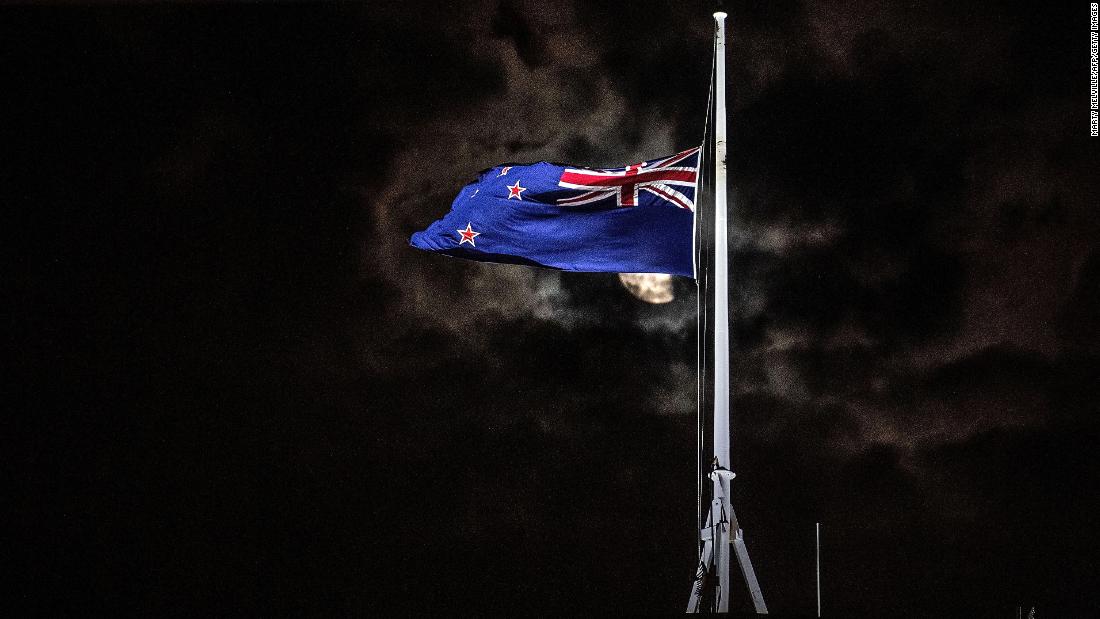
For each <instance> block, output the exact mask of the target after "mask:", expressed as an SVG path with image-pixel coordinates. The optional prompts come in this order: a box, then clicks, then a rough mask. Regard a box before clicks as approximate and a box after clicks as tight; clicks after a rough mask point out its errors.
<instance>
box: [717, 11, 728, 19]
mask: <svg viewBox="0 0 1100 619" xmlns="http://www.w3.org/2000/svg"><path fill="white" fill-rule="evenodd" d="M725 18H726V12H725V11H715V12H714V19H717V20H723V19H725Z"/></svg>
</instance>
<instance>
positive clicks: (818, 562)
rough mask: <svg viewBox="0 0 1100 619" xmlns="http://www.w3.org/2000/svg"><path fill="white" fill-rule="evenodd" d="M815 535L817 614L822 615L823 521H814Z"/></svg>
mask: <svg viewBox="0 0 1100 619" xmlns="http://www.w3.org/2000/svg"><path fill="white" fill-rule="evenodd" d="M814 536H815V537H816V538H817V544H816V545H815V546H814V559H815V563H816V565H817V616H818V617H820V616H821V523H820V522H815V523H814Z"/></svg>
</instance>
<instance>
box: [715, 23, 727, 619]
mask: <svg viewBox="0 0 1100 619" xmlns="http://www.w3.org/2000/svg"><path fill="white" fill-rule="evenodd" d="M714 21H715V22H716V25H717V27H718V32H717V35H716V36H717V39H716V42H715V50H714V53H715V58H714V60H715V76H714V88H715V90H714V432H713V440H714V452H713V453H714V460H715V464H716V465H717V466H720V467H723V468H726V469H728V468H729V466H730V395H729V385H730V348H729V347H730V345H729V301H728V299H727V290H728V288H729V275H728V271H729V253H728V251H727V245H728V241H727V238H726V14H725V13H723V12H721V11H719V12H717V13H715V14H714ZM712 496H713V497H715V498H716V499H717V498H718V497H722V498H723V499H724V500H723V501H722V502H723V503H726V502H727V500H728V499H726V497H725V492H724V491H723V489H722V482H721V480H720V479H718V478H717V477H715V478H714V494H713V495H712ZM716 507H719V508H724V507H726V505H724V504H723V505H720V506H716ZM719 515H720V514H719ZM715 520H716V521H719V520H718V519H717V518H716V519H715ZM721 520H725V518H722V519H721ZM723 537H724V536H723ZM717 546H718V547H717V548H715V550H716V552H715V559H716V561H715V563H716V564H717V565H716V566H715V567H716V568H717V571H718V574H717V576H718V587H719V595H720V597H719V598H718V611H719V612H723V611H726V610H728V608H729V590H730V586H729V585H730V563H729V558H730V552H729V540H728V539H723V540H722V541H721V543H719V544H718V545H717Z"/></svg>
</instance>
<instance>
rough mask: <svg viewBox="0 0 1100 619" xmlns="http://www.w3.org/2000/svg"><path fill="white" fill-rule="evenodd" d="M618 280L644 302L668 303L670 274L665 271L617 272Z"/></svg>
mask: <svg viewBox="0 0 1100 619" xmlns="http://www.w3.org/2000/svg"><path fill="white" fill-rule="evenodd" d="M619 281H621V282H622V283H623V287H624V288H626V289H627V290H628V291H630V294H632V295H634V296H635V297H637V298H639V299H641V300H642V301H645V302H646V303H655V304H660V303H668V302H669V301H671V300H672V299H673V298H675V297H674V295H673V294H672V276H671V275H668V274H667V273H619Z"/></svg>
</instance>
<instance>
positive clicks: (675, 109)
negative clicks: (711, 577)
mask: <svg viewBox="0 0 1100 619" xmlns="http://www.w3.org/2000/svg"><path fill="white" fill-rule="evenodd" d="M545 9H546V7H545V6H543V5H542V4H538V3H536V4H532V3H525V2H495V1H494V2H489V1H485V2H475V3H472V4H463V5H461V6H459V5H456V6H450V7H448V6H443V5H440V6H436V4H435V3H422V4H418V3H414V4H413V5H408V6H406V5H402V6H400V7H398V6H397V5H394V6H392V7H369V8H366V7H354V6H324V7H320V6H300V7H299V6H283V7H254V6H239V7H232V6H216V7H175V6H157V7H103V8H87V7H72V8H64V9H60V8H59V9H42V8H35V7H28V8H19V9H6V10H5V15H4V17H5V19H3V20H0V24H3V25H2V26H0V30H2V31H3V32H2V33H0V34H2V36H0V46H3V49H2V51H3V52H4V53H3V55H4V57H5V58H7V59H9V60H7V61H5V62H4V63H3V66H2V67H0V72H2V73H3V79H4V87H3V88H0V101H3V106H4V111H5V117H6V118H7V119H8V120H9V123H8V126H7V127H5V129H4V135H5V143H6V144H7V145H8V146H9V148H11V149H12V152H13V153H14V155H13V156H11V157H9V158H8V159H6V164H5V166H4V171H3V172H0V174H2V175H3V178H4V179H5V181H7V182H8V184H9V186H10V187H11V188H12V190H11V195H12V197H11V199H10V202H9V203H10V204H11V205H12V208H11V209H9V210H10V213H9V215H8V216H9V217H10V218H11V220H12V223H13V224H14V225H12V226H10V229H11V230H14V231H15V232H16V233H15V234H14V235H13V236H14V237H16V238H14V239H13V241H12V242H11V243H9V244H8V245H7V247H5V252H6V254H5V255H7V256H8V257H9V259H10V260H9V261H10V262H12V263H13V264H16V265H18V266H19V267H20V268H19V272H20V274H19V275H18V276H17V277H15V278H13V279H12V280H11V287H12V290H11V294H10V296H11V298H12V299H15V300H16V302H15V303H14V304H10V305H11V307H10V308H9V310H8V312H9V315H10V318H11V319H10V320H9V321H8V322H7V324H8V325H9V329H8V332H7V334H6V340H7V342H8V343H9V348H10V349H11V350H13V351H16V352H17V355H18V357H19V359H20V362H19V363H17V364H16V367H15V368H13V370H12V374H11V378H12V380H11V381H10V382H11V385H12V386H9V387H7V388H6V390H7V392H8V393H9V398H10V399H11V400H12V401H13V402H19V403H22V404H21V406H20V408H21V410H22V412H24V413H26V416H27V417H28V418H29V423H28V424H27V425H26V427H23V428H18V429H15V428H13V429H12V431H11V432H10V433H6V440H5V447H6V448H7V449H6V452H7V453H8V454H9V455H10V458H11V461H12V462H13V463H14V464H13V467H12V471H14V472H15V481H16V482H17V483H16V486H17V488H18V491H17V492H16V493H15V494H14V495H13V500H12V504H13V505H14V506H15V512H16V513H17V518H16V523H15V527H14V529H13V532H14V535H15V536H16V537H17V538H18V539H19V540H21V541H20V544H19V551H18V552H17V553H15V555H14V556H13V558H12V563H13V566H14V567H15V571H16V572H17V573H18V574H19V576H18V578H17V580H16V581H15V582H14V585H15V590H17V591H19V592H20V597H19V600H21V603H23V604H25V605H27V606H28V607H29V608H30V609H31V610H36V611H38V612H56V611H66V610H67V611H72V610H76V609H79V611H80V612H83V613H87V612H88V611H89V609H93V608H94V609H105V610H106V609H111V610H115V611H117V610H123V611H126V612H134V613H148V612H149V611H150V610H154V609H166V610H169V609H171V610H175V611H176V612H179V609H182V608H186V609H187V611H194V612H198V613H206V614H209V612H210V611H214V612H219V613H224V612H226V610H228V611H229V612H244V613H255V612H257V611H259V612H269V613H286V612H293V613H303V612H316V611H317V610H318V609H323V611H322V612H326V613H331V612H337V613H346V614H363V613H364V612H366V613H379V612H383V613H385V612H393V613H397V612H400V613H403V614H408V613H415V612H438V611H439V610H440V609H450V608H463V609H470V610H475V611H480V612H484V613H498V612H499V613H501V614H507V613H515V612H538V613H547V612H550V613H578V612H584V611H592V610H600V609H603V610H606V609H615V610H622V611H632V610H642V609H645V610H653V609H664V610H669V611H673V612H674V611H677V610H679V609H681V608H682V605H683V602H684V600H685V596H686V593H687V590H688V586H689V584H690V578H691V573H692V569H693V566H694V564H695V557H694V556H693V552H694V548H693V547H692V539H693V537H692V536H693V532H692V530H691V529H692V527H694V516H693V515H692V514H691V509H692V508H691V507H690V506H691V505H693V504H694V501H693V494H694V487H695V484H694V476H695V456H693V455H692V446H693V443H694V433H695V421H694V407H695V399H694V398H695V372H694V364H695V359H696V342H695V335H694V327H695V324H694V321H695V319H694V312H695V297H694V288H695V287H694V284H693V283H692V282H689V281H686V280H678V281H676V282H675V283H674V293H675V296H676V299H675V300H674V301H673V302H672V303H669V304H666V305H661V306H653V305H644V304H640V303H639V302H638V301H636V300H635V299H634V298H633V297H631V296H630V295H629V294H628V293H627V292H626V291H625V290H624V289H623V288H622V286H621V285H620V284H619V282H618V280H617V278H616V276H615V275H613V274H611V275H601V274H568V273H557V272H553V271H544V270H533V269H526V268H521V267H511V266H503V265H484V264H477V263H467V262H463V261H460V260H454V259H448V258H444V257H441V256H434V255H428V254H424V253H420V252H416V251H414V250H412V249H410V248H409V247H408V246H407V244H406V242H407V237H408V235H409V234H410V233H411V232H413V231H415V230H418V229H421V228H423V227H424V226H426V225H427V224H428V223H429V222H430V221H431V220H433V219H434V218H436V217H438V216H440V215H441V214H442V213H443V212H444V210H445V209H446V208H447V205H448V204H449V203H450V200H451V199H452V198H453V196H454V193H455V191H456V189H457V188H458V187H460V186H462V185H463V184H464V183H466V182H468V181H469V180H470V179H471V178H472V176H473V174H474V173H476V171H477V170H480V169H483V168H485V167H488V166H491V165H494V164H496V163H499V162H502V161H535V160H540V159H546V160H566V161H570V162H575V163H578V164H592V165H610V164H616V163H620V164H621V163H623V162H625V161H641V160H644V159H646V158H650V157H652V156H655V155H657V154H661V153H664V152H674V151H675V150H676V149H679V148H683V147H685V146H687V145H690V144H691V143H694V142H696V141H698V140H699V139H700V138H701V136H702V123H701V117H702V113H703V111H704V110H705V107H706V97H707V91H706V83H707V75H708V71H709V67H710V56H709V54H710V47H711V33H710V20H709V17H708V15H709V13H710V11H711V10H712V7H711V5H710V4H707V3H688V4H684V3H669V2H660V1H657V2H643V3H628V4H625V5H624V4H622V3H618V4H615V5H610V4H608V5H597V6H592V5H588V4H585V5H581V4H578V3H568V2H566V3H560V4H557V5H555V6H554V7H553V10H545ZM728 10H729V11H730V12H731V18H730V27H731V39H730V56H729V64H730V85H731V86H730V103H731V113H730V128H731V151H730V169H731V186H730V189H731V196H732V198H733V202H732V206H733V211H732V214H731V217H732V219H733V221H734V226H733V228H732V230H731V233H732V237H733V240H734V245H735V249H734V251H733V252H732V254H731V265H732V272H733V279H734V284H735V285H734V288H733V290H732V294H731V298H732V299H733V300H734V302H733V305H734V307H733V311H734V315H735V318H736V321H735V324H734V325H733V330H734V338H733V341H734V364H735V367H734V372H733V374H734V382H735V386H734V403H733V410H734V418H733V420H732V423H733V426H734V427H733V430H734V432H733V437H734V438H733V446H734V462H733V465H734V469H735V470H736V471H737V472H738V473H739V476H738V478H737V482H736V484H735V492H736V493H737V496H736V497H735V498H736V500H737V503H736V505H738V510H739V516H740V517H741V520H742V524H743V525H744V526H745V527H746V529H747V539H748V544H749V547H750V549H751V551H752V553H753V558H754V560H755V564H756V567H757V570H758V572H759V575H760V579H761V582H762V584H763V587H764V591H765V593H766V595H767V597H768V602H769V606H770V607H771V608H772V609H773V610H775V611H778V612H781V613H782V612H788V613H807V612H809V611H810V609H812V608H813V596H812V592H813V588H812V585H813V580H812V578H813V572H812V551H813V546H812V544H813V538H812V524H813V522H815V521H821V522H823V523H824V524H823V527H824V528H823V531H824V542H823V554H824V560H825V566H826V568H825V573H826V579H825V586H824V592H823V593H824V598H825V608H826V609H827V611H828V612H830V613H835V614H840V613H845V614H849V615H857V616H858V615H864V616H881V615H883V614H891V615H898V616H925V615H933V614H935V615H937V616H942V615H945V614H946V615H956V616H1005V614H1006V613H1011V612H1012V610H1013V607H1014V606H1015V605H1017V604H1021V603H1023V604H1035V605H1037V606H1038V607H1039V611H1040V616H1045V615H1048V614H1049V615H1051V616H1055V615H1062V616H1082V615H1087V614H1089V613H1090V612H1091V611H1093V610H1095V609H1096V606H1097V600H1096V596H1095V591H1096V587H1095V584H1096V583H1095V577H1094V576H1093V575H1094V574H1095V573H1096V569H1095V568H1096V565H1095V559H1094V557H1096V556H1097V551H1096V549H1097V544H1098V540H1097V536H1096V534H1095V533H1093V532H1092V531H1095V530H1096V527H1095V526H1094V523H1093V522H1092V520H1091V516H1090V514H1092V513H1094V512H1095V509H1096V505H1095V500H1094V499H1091V498H1090V497H1091V496H1092V495H1093V494H1095V493H1094V492H1093V488H1094V487H1095V486H1096V485H1097V481H1100V480H1097V471H1100V468H1098V467H1097V466H1096V458H1095V456H1094V455H1093V454H1092V452H1093V451H1094V446H1095V445H1096V443H1097V439H1098V438H1100V435H1098V434H1100V425H1098V423H1097V419H1100V410H1098V409H1097V405H1096V402H1098V401H1100V394H1098V393H1097V385H1100V377H1098V376H1097V368H1100V364H1098V363H1097V349H1096V342H1097V341H1098V337H1097V336H1098V333H1097V330H1098V328H1097V318H1096V317H1097V315H1100V301H1098V297H1097V294H1098V293H1097V291H1098V290H1100V266H1098V265H1100V261H1098V258H1097V256H1098V254H1097V249H1096V239H1097V238H1100V237H1098V233H1100V224H1097V222H1096V218H1095V216H1094V214H1093V210H1094V207H1093V205H1094V204H1096V203H1097V200H1096V198H1097V189H1098V186H1097V183H1096V181H1095V180H1093V179H1094V178H1095V174H1094V173H1093V172H1094V170H1093V169H1092V168H1093V166H1092V164H1093V163H1094V162H1095V152H1094V150H1095V148H1094V144H1093V143H1091V142H1086V141H1085V139H1084V131H1085V127H1086V125H1085V124H1084V121H1085V118H1086V115H1085V105H1086V104H1085V101H1086V100H1087V91H1086V89H1085V88H1084V84H1085V83H1086V79H1085V77H1084V76H1086V75H1087V74H1086V72H1085V71H1086V69H1087V66H1086V63H1085V61H1084V58H1085V57H1084V55H1083V54H1080V53H1078V52H1080V50H1081V49H1084V48H1083V47H1082V45H1083V43H1082V41H1084V39H1083V38H1080V37H1078V38H1075V37H1076V36H1077V35H1075V34H1074V33H1077V34H1079V35H1081V36H1085V35H1084V32H1085V23H1086V20H1085V18H1086V16H1085V15H1084V14H1081V15H1077V14H1076V13H1070V12H1066V13H1062V12H1059V11H1056V10H1053V9H1044V10H1043V11H1042V12H1036V11H1035V10H1034V9H1033V8H1032V7H1030V6H1028V5H1025V4H1012V3H1008V4H1004V3H996V4H985V3H979V4H977V5H966V6H961V5H956V4H950V3H931V4H924V5H921V6H908V5H904V4H899V3H887V2H879V3H869V4H868V3H839V4H832V5H828V6H825V5H811V4H806V3H799V2H772V3H766V4H759V5H749V4H743V5H742V4H739V5H737V6H734V7H731V8H730V9H728ZM677 531H680V532H681V533H682V535H681V534H677V533H676V532H677ZM743 598H744V596H739V597H738V598H737V603H738V604H741V607H740V608H742V609H746V608H747V605H745V600H744V599H743ZM155 611H156V610H154V612H155ZM187 611H184V612H187Z"/></svg>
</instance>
